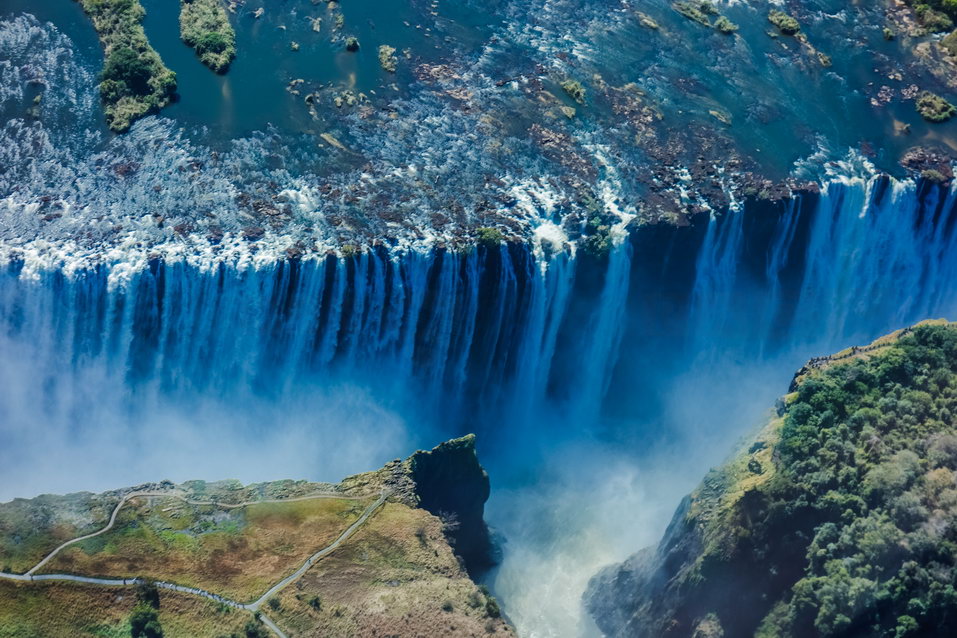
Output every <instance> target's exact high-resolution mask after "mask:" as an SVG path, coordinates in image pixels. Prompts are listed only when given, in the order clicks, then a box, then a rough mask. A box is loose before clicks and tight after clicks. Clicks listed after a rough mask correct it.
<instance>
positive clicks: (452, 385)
mask: <svg viewBox="0 0 957 638" xmlns="http://www.w3.org/2000/svg"><path fill="white" fill-rule="evenodd" d="M955 207H957V195H955V192H954V191H953V190H946V189H942V188H941V187H938V186H935V185H930V184H920V185H915V184H913V183H912V182H898V181H893V180H890V179H888V178H885V177H878V178H873V179H870V180H863V179H847V180H840V181H832V182H830V183H828V184H825V185H824V186H823V188H822V189H821V191H820V193H819V194H803V195H798V196H796V197H795V198H794V199H792V200H790V201H789V202H785V203H782V204H778V205H764V206H758V205H748V206H745V207H744V208H743V209H742V210H740V211H735V212H728V213H725V214H723V215H711V216H709V218H708V219H707V220H706V221H704V224H705V225H704V227H703V231H702V226H701V224H696V225H695V226H693V227H691V228H672V227H668V228H654V227H639V228H637V229H635V230H633V231H632V235H631V239H630V240H626V241H622V242H619V243H618V244H617V245H616V246H615V247H614V249H613V250H612V251H611V254H610V255H609V256H607V257H606V258H594V257H590V256H587V255H586V256H581V255H579V256H577V257H576V256H573V255H572V254H571V253H567V252H564V253H558V254H554V255H551V256H550V257H548V258H546V257H544V256H541V255H539V256H536V254H535V253H534V252H533V251H532V250H530V249H529V248H527V247H525V246H522V245H517V244H502V245H501V246H500V247H499V248H492V249H487V248H484V247H478V248H476V249H472V250H470V251H466V252H454V251H450V250H445V249H433V250H422V251H416V250H409V249H405V250H393V251H390V250H387V249H385V248H375V249H370V250H366V251H363V252H360V253H358V254H356V255H353V256H348V257H336V256H332V255H328V256H324V257H318V258H314V259H301V260H275V261H268V260H264V261H262V262H249V263H244V265H241V266H240V265H236V264H230V263H220V264H217V265H209V266H204V267H199V266H196V265H191V264H189V263H187V262H185V261H162V260H153V261H149V262H148V263H147V265H146V266H145V267H143V268H141V269H139V270H135V271H134V272H132V273H131V274H129V276H128V277H125V278H122V279H119V280H118V279H117V278H116V277H113V276H112V274H113V273H115V271H116V269H117V268H118V267H119V266H120V265H121V264H119V263H118V264H103V265H101V266H97V267H92V268H86V269H80V270H77V271H75V272H66V271H64V270H59V269H56V268H53V269H50V268H43V267H39V268H38V267H37V266H36V265H35V264H27V263H26V262H24V261H23V260H16V259H13V260H10V261H8V262H7V263H6V264H5V265H3V266H2V267H0V336H2V338H3V340H4V342H5V343H7V344H11V347H13V346H15V347H16V348H17V351H18V352H21V353H24V354H23V356H24V357H26V358H27V359H28V360H29V361H30V366H31V368H30V370H31V375H35V376H37V378H36V387H37V388H38V390H37V391H38V395H37V396H38V398H37V401H38V403H39V404H40V405H39V406H38V407H37V410H39V411H41V412H43V411H45V412H46V413H56V414H58V415H61V416H63V417H64V418H66V419H68V420H71V421H74V422H76V423H82V422H83V418H84V417H83V414H84V412H83V408H82V406H79V405H77V402H80V403H83V401H80V399H79V398H78V397H81V396H82V381H81V379H83V378H84V375H88V374H92V373H93V372H92V371H95V374H97V375H99V376H101V377H102V378H105V379H109V380H110V384H111V386H113V387H117V388H119V390H118V392H119V391H120V390H122V392H123V393H126V396H127V398H129V397H131V396H133V395H135V397H137V399H136V400H129V401H128V403H129V405H130V406H131V409H133V408H132V406H135V405H137V404H145V405H152V404H154V403H155V402H157V401H162V400H166V399H168V400H179V399H180V398H183V397H190V396H199V395H212V396H216V397H219V398H222V399H224V400H229V399H230V397H242V396H245V395H247V394H254V395H258V396H264V397H273V398H281V397H283V396H289V395H295V394H296V393H297V392H299V391H300V390H301V389H302V388H303V387H306V386H316V385H323V384H326V385H328V384H330V383H338V382H341V381H343V380H348V381H350V382H355V383H358V384H360V385H362V386H363V387H368V388H369V389H370V391H372V392H373V393H376V394H379V395H382V396H388V397H398V398H399V399H401V400H403V401H406V402H407V403H408V404H411V405H414V407H415V413H416V414H417V415H420V416H425V417H428V418H434V420H435V421H442V422H444V423H446V424H448V425H447V427H448V429H450V430H461V429H479V430H489V431H495V430H496V428H497V426H496V425H495V423H497V421H495V420H494V419H492V420H489V419H487V418H486V417H489V416H493V415H498V416H499V417H501V416H503V415H509V418H508V419H507V422H509V423H519V422H521V423H526V424H529V423H531V420H532V419H531V418H530V415H533V414H535V411H536V410H538V409H540V408H542V406H546V405H551V406H553V407H555V408H557V409H559V410H562V411H564V413H565V414H566V421H568V422H569V424H570V425H569V427H573V428H574V427H578V426H586V425H587V423H589V422H591V421H593V420H594V418H595V417H596V416H597V415H598V414H599V412H600V411H601V410H603V409H607V408H608V406H609V405H610V404H609V403H608V401H605V402H603V399H602V397H604V396H606V394H609V393H608V390H609V388H612V389H613V392H612V393H611V394H617V395H619V396H617V397H615V398H614V399H613V400H612V403H616V402H617V403H618V404H624V403H627V402H631V403H635V402H636V397H637V396H641V395H642V394H645V395H648V394H649V393H653V392H654V391H655V390H656V388H658V387H659V386H658V385H657V383H658V382H657V381H655V378H656V376H657V377H662V378H667V375H666V374H664V373H661V372H658V370H659V369H662V370H663V369H665V368H666V367H668V366H672V370H680V369H681V367H682V366H689V365H691V363H692V362H693V361H694V360H696V359H700V358H701V357H702V356H704V354H703V353H707V352H710V351H712V350H720V351H721V352H723V353H725V354H727V353H728V352H732V353H736V355H737V356H739V358H740V359H741V360H743V361H748V360H751V361H758V360H760V359H762V358H767V357H773V356H777V355H780V354H781V353H782V352H784V351H786V352H790V353H792V355H793V356H795V357H796V356H797V355H800V356H802V357H803V356H810V355H811V354H813V353H815V352H822V351H828V350H829V349H836V348H840V347H845V346H846V345H850V344H851V343H861V342H864V341H867V340H869V339H871V338H873V337H875V336H877V335H879V334H882V333H884V332H887V331H888V330H890V329H893V328H896V327H900V326H903V325H907V324H910V323H913V322H915V321H918V320H920V319H923V318H927V317H935V316H948V315H949V316H954V315H953V314H952V313H953V312H954V310H955V309H957V258H955V257H954V256H955V255H957V252H955V248H957V246H955V242H957V224H955V221H957V217H955ZM643 233H645V234H646V235H644V236H646V237H651V236H652V235H649V234H648V233H657V234H656V235H654V237H655V239H654V241H650V242H649V241H645V243H641V237H642V236H643ZM665 246H667V248H666V247H665ZM665 251H667V255H668V256H667V257H666V258H665V257H663V254H665ZM654 273H657V274H654ZM655 277H657V278H660V279H661V281H658V282H657V283H655V282H652V281H651V279H654V278H655ZM118 281H119V283H117V282H118ZM889 282H893V283H892V285H891V284H889ZM662 291H667V294H664V293H663V292H662ZM676 291H677V292H676ZM682 298H683V299H684V301H681V299H682ZM676 299H677V301H676ZM652 324H655V325H657V326H659V327H658V328H655V329H650V328H649V326H650V325H652ZM794 353H797V354H794ZM795 361H797V360H796V359H795ZM797 362H798V363H799V361H797ZM791 363H794V361H792V362H791ZM7 365H8V366H12V367H14V368H15V367H16V366H17V365H18V364H17V362H16V361H14V362H7ZM621 390H624V391H621ZM131 393H132V394H131ZM609 398H610V395H609ZM146 399H149V400H146ZM3 400H6V399H3ZM84 401H86V400H84ZM603 406H604V407H603ZM2 410H3V406H0V411H2ZM626 414H627V411H626ZM522 415H524V416H522ZM37 418H38V421H41V422H42V419H43V417H42V415H38V417H37ZM505 422H506V421H501V423H505ZM500 427H505V426H500ZM529 427H531V426H529Z"/></svg>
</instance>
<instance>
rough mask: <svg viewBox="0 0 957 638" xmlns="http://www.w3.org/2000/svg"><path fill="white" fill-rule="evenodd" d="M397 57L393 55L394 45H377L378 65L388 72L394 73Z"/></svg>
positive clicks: (397, 62) (397, 61)
mask: <svg viewBox="0 0 957 638" xmlns="http://www.w3.org/2000/svg"><path fill="white" fill-rule="evenodd" d="M398 64H399V59H398V58H397V57H395V47H390V46H389V45H388V44H383V45H382V46H380V47H379V65H380V66H382V68H383V69H385V70H386V71H388V72H389V73H395V70H396V68H397V67H398Z"/></svg>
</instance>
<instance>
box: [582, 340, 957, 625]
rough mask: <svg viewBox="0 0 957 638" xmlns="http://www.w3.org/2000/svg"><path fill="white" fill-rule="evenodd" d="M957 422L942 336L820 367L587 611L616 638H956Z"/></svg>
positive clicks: (882, 344)
mask: <svg viewBox="0 0 957 638" xmlns="http://www.w3.org/2000/svg"><path fill="white" fill-rule="evenodd" d="M955 409H957V328H955V326H954V324H948V323H946V322H942V321H936V322H925V323H922V324H919V325H917V326H915V327H914V328H912V329H905V330H900V331H898V332H896V333H894V334H892V335H889V336H888V337H885V338H882V339H879V340H878V341H876V342H874V343H873V344H871V345H870V346H867V347H864V348H851V349H848V350H845V351H843V352H841V353H838V354H836V355H834V356H831V357H826V358H823V359H820V360H817V363H816V364H815V365H810V366H806V367H805V368H804V369H802V372H801V374H799V375H798V376H797V377H796V380H795V384H794V385H793V386H792V392H791V393H790V394H788V395H786V396H785V397H784V400H783V401H782V402H781V405H780V407H779V410H778V412H777V414H775V415H773V416H772V417H771V418H770V421H769V423H768V424H767V425H766V426H765V427H764V428H763V429H762V430H761V431H760V432H759V433H758V434H757V436H756V437H755V438H754V440H753V441H752V442H750V443H748V444H747V445H746V446H745V447H744V448H743V449H742V450H740V451H739V452H738V453H737V454H735V455H734V456H733V457H732V458H731V460H729V461H728V462H727V463H725V464H724V465H723V466H721V467H719V468H717V469H715V470H712V471H711V472H710V473H709V474H708V475H707V476H706V477H705V479H704V481H703V482H702V484H701V485H700V486H699V487H698V488H697V489H696V490H695V491H694V492H693V493H692V494H691V495H690V496H688V497H686V498H685V499H684V501H683V502H682V503H681V505H680V506H679V508H678V510H677V512H676V513H675V516H674V518H673V520H672V522H671V524H670V526H669V527H668V529H667V531H666V532H665V534H664V536H663V538H662V540H661V541H660V543H659V544H658V545H657V546H656V547H653V548H647V549H645V550H643V551H641V552H639V553H638V554H636V555H634V556H633V557H632V558H630V559H628V560H627V561H625V562H624V563H622V564H621V565H616V566H611V567H608V568H606V569H605V570H603V571H602V572H600V573H599V574H597V575H596V576H595V577H594V578H593V579H592V582H591V583H590V586H589V588H588V591H587V592H586V594H585V604H586V607H587V608H588V610H589V611H590V613H591V614H592V616H593V617H594V619H595V621H596V623H598V625H599V627H600V628H601V630H602V631H603V633H604V634H606V635H608V636H628V637H629V638H631V637H635V638H643V637H649V638H650V637H682V638H685V637H687V638H705V637H709V638H717V637H719V636H722V637H724V638H734V637H739V636H740V637H746V636H759V637H761V638H770V637H782V638H783V637H794V638H797V637H803V636H835V637H836V636H888V637H895V638H900V637H902V636H942V635H953V633H954V632H955V631H957V618H955V614H954V610H955V609H957V591H955V588H954V585H953V583H954V577H955V575H957V543H955V539H957V536H955V532H954V528H955V524H954V521H955V520H957V517H955V513H957V472H955V470H957V423H955V420H954V417H953V414H954V410H955Z"/></svg>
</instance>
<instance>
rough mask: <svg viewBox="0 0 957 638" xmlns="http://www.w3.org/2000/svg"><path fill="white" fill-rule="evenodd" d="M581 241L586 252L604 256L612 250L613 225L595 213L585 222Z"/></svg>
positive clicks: (594, 255) (595, 255)
mask: <svg viewBox="0 0 957 638" xmlns="http://www.w3.org/2000/svg"><path fill="white" fill-rule="evenodd" d="M581 242H582V249H583V250H584V251H585V253H587V254H589V255H592V256H593V257H604V256H605V255H607V254H608V253H609V252H611V225H609V224H608V223H606V222H605V221H604V220H602V218H601V217H599V216H598V215H593V216H592V217H591V218H590V219H589V220H588V223H587V224H585V233H584V236H583V237H582V239H581Z"/></svg>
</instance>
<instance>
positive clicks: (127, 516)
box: [43, 497, 369, 602]
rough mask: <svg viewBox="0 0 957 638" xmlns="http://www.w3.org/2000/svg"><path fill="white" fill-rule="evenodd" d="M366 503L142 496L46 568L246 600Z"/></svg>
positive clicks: (288, 570) (334, 533)
mask: <svg viewBox="0 0 957 638" xmlns="http://www.w3.org/2000/svg"><path fill="white" fill-rule="evenodd" d="M368 503H369V499H366V500H358V499H349V500H346V499H333V498H321V499H314V500H308V501H297V502H291V503H260V504H254V505H249V506H246V507H243V508H238V509H231V510H230V509H222V508H217V507H215V506H194V505H188V504H186V503H184V502H182V501H179V500H176V499H171V498H165V497H148V498H147V497H140V498H136V499H134V500H132V501H130V503H129V505H128V506H127V507H126V508H124V509H123V510H121V513H120V516H119V517H118V518H117V525H116V527H115V528H114V529H113V530H110V531H109V532H107V533H105V534H103V535H101V536H98V537H96V538H92V539H89V540H87V541H83V542H82V543H78V544H77V545H75V546H71V547H68V548H66V549H65V550H63V551H62V552H61V553H60V554H59V555H58V556H56V557H55V558H54V559H53V560H52V561H50V562H49V563H48V564H47V565H46V566H45V567H44V570H43V571H44V572H45V573H58V572H66V573H75V574H83V575H85V576H99V577H119V578H123V577H136V576H139V577H148V578H154V579H157V580H167V581H172V582H176V583H178V584H181V585H188V586H192V587H199V588H202V589H206V590H208V591H211V592H215V593H218V594H222V595H224V596H228V597H230V598H233V599H235V600H239V601H243V602H248V601H251V600H253V599H255V598H257V597H258V596H260V595H261V594H262V593H263V592H264V591H266V590H267V589H268V588H269V587H270V586H271V585H273V584H274V583H275V582H277V581H279V580H280V579H281V578H283V577H284V576H286V575H287V574H289V573H291V572H292V571H294V570H295V569H296V568H297V567H298V566H299V565H300V564H301V563H302V562H303V561H304V560H305V559H306V558H307V557H308V556H309V555H310V554H312V553H313V552H315V551H316V550H318V549H320V548H322V547H324V546H326V545H328V544H329V543H331V542H332V541H333V540H334V539H335V538H336V537H337V536H338V535H339V534H340V533H341V532H342V531H343V530H344V529H346V528H347V527H348V526H349V524H350V523H351V522H352V521H354V520H355V519H356V518H358V516H359V515H360V514H361V512H362V510H363V508H364V507H365V506H366V505H367V504H368Z"/></svg>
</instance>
